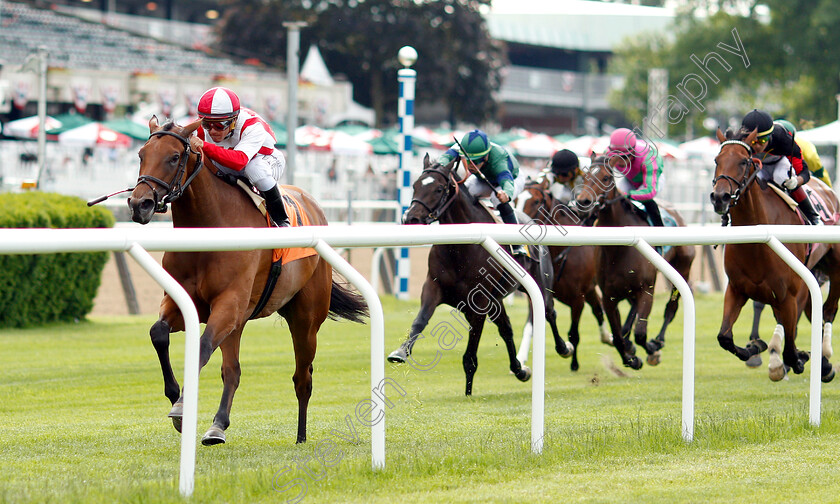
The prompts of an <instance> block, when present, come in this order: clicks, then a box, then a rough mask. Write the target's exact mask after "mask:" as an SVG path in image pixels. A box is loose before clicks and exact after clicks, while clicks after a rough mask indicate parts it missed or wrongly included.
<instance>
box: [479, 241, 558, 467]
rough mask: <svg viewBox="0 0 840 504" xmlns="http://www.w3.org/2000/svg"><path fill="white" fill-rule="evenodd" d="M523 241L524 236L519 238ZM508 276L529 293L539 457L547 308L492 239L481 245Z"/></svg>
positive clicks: (534, 426) (534, 447)
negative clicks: (532, 327) (532, 332)
mask: <svg viewBox="0 0 840 504" xmlns="http://www.w3.org/2000/svg"><path fill="white" fill-rule="evenodd" d="M520 239H521V237H520ZM481 246H482V247H484V248H485V249H486V250H487V252H490V255H491V256H493V258H494V259H496V261H498V263H499V264H500V265H502V266H503V267H504V268H505V269H506V270H507V271H508V273H510V274H511V276H513V278H515V279H516V281H518V282H519V283H520V284H522V286H523V287H525V290H526V291H527V292H528V297H529V298H530V299H531V308H532V311H531V313H532V315H533V317H534V318H533V320H532V324H533V326H534V362H532V363H531V365H532V366H533V368H532V370H531V371H532V374H531V380H532V382H531V384H532V389H531V451H532V452H534V453H536V454H540V453H542V449H543V442H544V441H545V305H544V304H543V293H542V292H541V291H540V287H539V286H538V285H537V282H536V281H535V280H534V279H533V278H531V275H529V274H528V273H527V272H526V271H525V270H524V269H522V267H521V266H520V265H519V264H518V263H517V262H516V261H515V260H514V259H513V258H512V257H511V256H510V255H509V254H508V253H507V252H506V251H504V250H503V249H502V247H501V246H500V245H499V244H498V242H496V241H495V240H494V239H493V238H490V237H487V238H485V239H484V241H483V242H481Z"/></svg>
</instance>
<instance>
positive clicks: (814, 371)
mask: <svg viewBox="0 0 840 504" xmlns="http://www.w3.org/2000/svg"><path fill="white" fill-rule="evenodd" d="M767 245H769V246H770V248H772V249H773V251H774V252H776V254H778V255H779V257H781V258H782V259H783V260H784V261H785V262H786V263H787V264H788V266H790V267H791V269H793V271H795V272H796V274H797V275H799V276H800V277H802V280H804V281H805V285H807V286H808V290H809V291H810V292H811V387H810V389H811V394H810V398H809V408H808V412H809V415H808V416H809V419H810V421H811V425H813V426H814V427H819V425H820V394H821V393H822V382H821V381H820V380H821V379H822V359H821V358H820V357H822V329H823V324H822V305H823V299H822V291H820V284H819V283H818V282H817V279H816V278H814V275H813V274H812V273H811V272H810V271H809V270H808V268H807V267H806V266H805V265H804V264H802V263H801V262H800V261H799V259H797V258H796V256H795V255H793V253H792V252H791V251H790V250H788V248H787V247H785V246H784V244H782V242H780V241H779V239H778V238H776V237H775V236H771V237H770V239H769V240H767Z"/></svg>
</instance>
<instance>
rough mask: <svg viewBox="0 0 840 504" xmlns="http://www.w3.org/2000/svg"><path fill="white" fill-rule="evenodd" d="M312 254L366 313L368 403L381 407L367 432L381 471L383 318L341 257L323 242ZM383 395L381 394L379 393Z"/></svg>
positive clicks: (375, 463)
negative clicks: (355, 293)
mask: <svg viewBox="0 0 840 504" xmlns="http://www.w3.org/2000/svg"><path fill="white" fill-rule="evenodd" d="M315 250H316V251H317V252H318V254H320V255H321V257H323V258H324V260H326V261H327V262H328V263H330V264H331V265H332V266H333V268H335V269H336V270H337V271H338V272H339V273H340V274H341V276H343V277H344V278H346V279H347V281H349V282H350V283H352V284H353V285H354V286H355V287H356V288H357V289H359V292H360V293H361V294H362V296H364V298H365V301H367V304H368V310H369V311H370V387H371V390H370V400H371V402H372V403H373V404H378V405H380V406H381V407H382V420H381V421H379V422H376V423H374V424H373V425H372V426H371V428H370V452H371V464H372V467H373V469H374V470H376V469H384V468H385V409H386V408H385V404H382V398H381V397H379V396H378V395H377V394H376V391H377V390H380V387H382V388H384V387H383V382H384V380H385V314H384V312H383V310H382V303H381V302H380V301H379V295H377V293H376V291H375V290H373V287H372V286H371V285H370V284H369V283H368V281H367V280H365V277H363V276H362V274H361V273H359V272H358V271H356V270H355V269H354V268H353V266H350V263H348V262H347V261H346V260H344V258H343V257H341V255H340V254H339V253H338V252H336V251H335V250H333V249H332V247H330V246H329V245H327V243H326V242H325V241H324V240H318V242H317V243H316V244H315ZM383 393H384V392H383Z"/></svg>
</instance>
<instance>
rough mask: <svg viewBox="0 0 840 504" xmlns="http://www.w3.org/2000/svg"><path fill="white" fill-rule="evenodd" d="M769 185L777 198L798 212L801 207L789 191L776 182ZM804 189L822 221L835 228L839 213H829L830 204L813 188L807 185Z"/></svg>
mask: <svg viewBox="0 0 840 504" xmlns="http://www.w3.org/2000/svg"><path fill="white" fill-rule="evenodd" d="M767 185H768V186H769V187H770V188H771V189H772V190H773V192H775V193H776V195H777V196H779V198H781V199H782V201H784V202H785V203H787V205H788V206H789V207H790V209H791V210H793V211H794V212H797V209H798V208H799V205H798V204H797V203H796V201H794V200H793V198H791V197H790V195H789V194H788V193H787V191H785V190H784V189H782V188H781V187H779V186H778V185H776V183H775V182H770V183H768V184H767ZM802 188H803V189H805V194H806V195H808V199H810V200H811V204H812V205H813V206H814V210H816V211H817V213H818V214H819V215H820V219H822V221H823V223H824V224H825V225H827V226H833V225H834V224H836V223H837V221H838V220H840V215H838V214H837V213H835V214H830V213H829V211H828V204H827V203H826V202H825V200H824V199H823V197H822V196H820V194H819V193H818V192H817V191H815V190H814V189H813V188H812V187H810V186H808V185H807V184H806V185H804V186H802ZM797 213H798V215H799V218H800V220H801V219H803V217H802V214H801V212H797ZM803 223H804V221H803Z"/></svg>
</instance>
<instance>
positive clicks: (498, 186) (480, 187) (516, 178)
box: [437, 130, 526, 255]
mask: <svg viewBox="0 0 840 504" xmlns="http://www.w3.org/2000/svg"><path fill="white" fill-rule="evenodd" d="M461 149H463V150H461ZM461 157H464V158H466V159H464V160H463V161H464V164H465V166H466V168H467V170H470V171H474V170H478V171H479V172H480V173H481V175H482V176H483V177H481V176H478V175H476V174H475V173H472V174H471V175H470V176H469V177H468V178H467V180H466V181H465V182H464V187H466V189H467V191H468V192H469V193H470V195H471V196H473V197H474V198H482V197H487V196H489V197H490V200H491V201H492V202H493V204H494V205H495V206H496V209H497V210H498V211H499V216H500V217H501V218H502V222H504V223H505V224H519V222H518V221H517V219H516V214H515V213H514V212H513V208H512V207H511V205H510V202H511V201H513V200H514V199H515V198H516V196H517V195H518V194H519V193H520V192H522V189H524V188H525V177H524V176H523V175H521V174H520V173H519V161H517V160H516V158H515V157H514V156H513V154H512V153H511V152H510V151H508V150H507V149H506V148H504V147H502V146H501V145H499V144H496V143H493V142H491V141H490V140H489V139H488V138H487V134H486V133H484V132H483V131H481V130H472V131H470V132H469V133H467V134H465V135H464V137H463V138H462V139H461V142H460V148H459V147H458V144H457V143H456V144H455V145H453V146H452V147H451V148H449V150H447V151H446V152H444V153H443V154H441V156H440V157H439V158H438V160H437V161H438V163H440V164H442V165H447V164H449V163H450V162H452V160H453V159H456V160H457V159H460V158H461ZM485 179H486V181H485ZM488 183H489V185H488ZM525 253H526V252H525V248H524V247H523V246H522V245H513V255H520V254H525Z"/></svg>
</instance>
